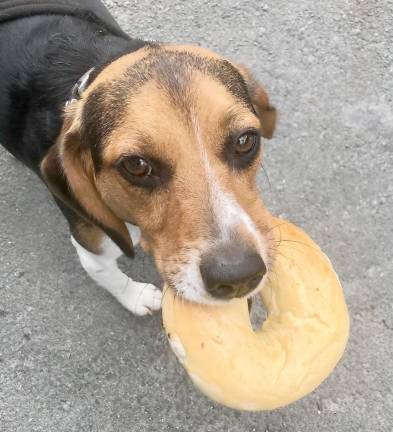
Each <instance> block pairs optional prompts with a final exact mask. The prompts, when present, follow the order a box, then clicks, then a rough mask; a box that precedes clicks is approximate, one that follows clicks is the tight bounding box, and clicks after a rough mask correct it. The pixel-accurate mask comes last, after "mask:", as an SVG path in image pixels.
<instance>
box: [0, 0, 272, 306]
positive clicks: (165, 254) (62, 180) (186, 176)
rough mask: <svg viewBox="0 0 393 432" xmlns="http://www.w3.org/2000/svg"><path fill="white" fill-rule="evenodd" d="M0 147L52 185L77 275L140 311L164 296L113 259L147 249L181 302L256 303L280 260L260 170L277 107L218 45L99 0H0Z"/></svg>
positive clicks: (52, 192)
mask: <svg viewBox="0 0 393 432" xmlns="http://www.w3.org/2000/svg"><path fill="white" fill-rule="evenodd" d="M0 67H1V76H0V143H1V144H2V145H3V146H4V147H5V148H6V149H7V150H8V151H9V152H10V153H12V154H13V155H14V156H15V157H16V158H17V159H18V160H20V161H21V162H22V163H24V164H25V165H26V166H27V167H29V168H30V169H32V170H33V171H34V172H36V173H37V174H38V176H39V177H40V178H41V179H42V181H44V182H45V184H46V185H47V187H48V189H49V191H50V193H51V194H52V195H53V197H54V200H55V202H56V204H57V205H58V207H59V208H60V210H61V212H62V213H63V214H64V216H65V218H66V220H67V221H68V224H69V228H70V233H71V242H72V244H73V245H74V247H75V249H76V252H77V254H78V256H79V259H80V262H81V265H82V267H83V268H84V269H85V270H86V272H87V273H88V274H89V275H90V277H91V278H92V279H93V280H94V281H96V283H97V284H99V285H100V286H102V287H104V288H105V289H106V290H108V291H109V292H110V293H111V294H112V295H113V296H114V297H115V298H116V299H117V300H118V301H119V302H120V303H121V304H122V305H123V306H124V307H125V308H127V309H128V310H130V311H131V312H133V313H135V314H137V315H145V314H149V313H152V311H155V310H158V309H159V308H160V305H161V298H162V292H161V290H160V289H159V288H158V287H156V286H154V285H152V284H145V283H140V282H137V281H134V280H132V279H130V278H129V277H128V276H127V275H125V274H124V273H123V272H122V271H121V270H120V269H119V267H118V265H117V259H118V258H119V257H120V256H121V255H122V254H125V255H126V256H128V257H133V255H134V247H133V246H134V245H135V244H137V243H138V242H140V244H141V246H142V248H144V249H145V250H146V251H147V252H149V253H150V254H151V255H152V256H153V258H154V261H155V263H156V266H157V269H158V271H159V272H160V274H161V276H162V278H163V280H164V281H165V283H166V284H167V285H168V286H169V287H171V288H172V289H173V290H175V292H176V294H177V295H178V296H179V297H182V298H185V299H188V300H191V301H194V302H198V303H204V304H219V303H222V302H226V301H228V300H230V299H232V298H235V297H238V298H240V297H244V298H249V297H251V296H252V295H254V294H255V293H256V292H257V291H258V290H259V289H260V287H261V286H262V285H263V282H264V281H265V280H266V279H267V277H268V275H269V270H270V269H271V266H272V262H273V260H274V255H275V242H274V240H273V238H272V236H271V229H272V227H271V226H270V222H269V214H268V212H267V210H266V209H265V208H264V206H263V203H262V201H261V199H260V197H259V195H258V191H257V186H256V174H257V171H258V168H259V166H260V163H261V158H262V144H263V143H262V139H263V138H267V139H269V138H271V137H272V135H273V131H274V128H275V124H276V110H275V108H274V107H273V106H271V105H270V103H269V98H268V95H267V93H266V91H265V90H264V88H263V87H262V86H261V85H260V84H259V83H258V82H257V81H256V80H255V79H254V78H253V76H252V74H251V73H250V71H249V70H248V69H247V68H245V67H244V66H242V65H238V64H236V63H233V62H231V61H228V60H226V59H224V58H223V57H221V56H219V55H217V54H215V53H213V52H211V51H210V50H207V49H204V48H200V47H196V46H188V45H174V44H166V43H158V42H152V41H142V40H139V39H132V38H131V37H130V36H128V35H127V34H126V33H124V32H123V31H122V30H121V28H120V27H119V26H118V24H117V23H116V21H115V20H114V19H113V18H112V16H111V15H110V14H109V12H108V11H107V10H106V9H105V7H104V6H103V4H102V3H100V2H99V1H97V0H86V1H82V2H80V1H78V2H76V1H64V0H61V1H37V0H36V1H23V0H22V1H21V0H11V1H8V0H7V1H3V2H1V4H0Z"/></svg>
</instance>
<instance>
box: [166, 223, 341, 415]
mask: <svg viewBox="0 0 393 432" xmlns="http://www.w3.org/2000/svg"><path fill="white" fill-rule="evenodd" d="M273 223H274V225H275V226H276V228H275V231H277V232H279V235H277V236H276V235H275V238H276V239H277V244H278V246H277V254H276V259H275V262H274V265H273V270H272V271H271V272H270V276H269V277H268V281H267V282H266V283H265V284H264V285H263V288H262V290H261V295H262V301H263V303H264V306H265V308H266V310H267V319H266V320H265V321H264V323H263V325H262V328H261V329H260V330H258V331H254V330H253V328H252V326H251V323H250V317H249V312H248V305H247V300H245V299H234V300H231V301H229V302H227V303H225V304H223V305H220V306H209V305H201V304H196V303H192V302H188V301H186V300H184V299H179V297H177V296H175V295H174V292H173V291H172V290H171V289H170V288H167V287H165V295H164V297H163V305H162V311H163V324H164V327H165V330H166V334H167V337H168V340H169V343H170V346H171V348H172V349H173V351H174V352H175V354H176V356H177V357H178V359H179V361H180V362H181V363H182V365H183V366H184V367H185V369H186V370H187V372H188V374H189V376H190V377H191V379H192V381H193V382H194V383H195V384H196V386H197V387H199V388H200V389H201V390H202V392H204V393H205V394H206V395H207V396H209V397H210V398H211V399H213V400H215V401H217V402H219V403H221V404H224V405H226V406H229V407H231V408H235V409H240V410H247V411H259V410H271V409H275V408H278V407H281V406H284V405H287V404H289V403H291V402H294V401H296V400H298V399H299V398H301V397H303V396H305V395H306V394H308V393H310V392H311V391H313V390H314V389H315V388H316V387H317V386H318V385H319V384H320V383H321V382H322V381H323V380H324V379H325V378H326V377H327V376H328V375H329V374H330V373H331V372H332V370H333V369H334V367H335V366H336V364H337V362H338V361H339V359H340V358H341V356H342V354H343V352H344V349H345V346H346V343H347V339H348V334H349V316H348V312H347V307H346V304H345V299H344V296H343V292H342V288H341V285H340V282H339V280H338V277H337V275H336V273H335V272H334V270H333V267H332V265H331V263H330V261H329V259H328V258H327V256H326V255H325V254H324V253H323V252H322V251H321V249H320V248H319V247H318V246H317V245H316V244H315V243H314V242H313V241H312V240H311V238H310V237H308V236H307V235H306V234H305V233H304V232H303V231H302V230H301V229H299V228H298V227H296V226H294V225H292V224H290V223H289V222H285V221H283V220H280V219H274V222H273ZM280 238H281V239H282V240H285V241H280V240H279V239H280Z"/></svg>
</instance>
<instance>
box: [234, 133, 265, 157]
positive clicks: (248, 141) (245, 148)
mask: <svg viewBox="0 0 393 432" xmlns="http://www.w3.org/2000/svg"><path fill="white" fill-rule="evenodd" d="M258 141H259V135H258V134H257V133H256V132H251V131H249V132H246V133H244V134H243V135H240V137H238V138H237V141H236V144H235V153H236V155H238V156H242V155H246V154H247V153H250V152H252V151H253V150H254V148H255V147H256V146H257V144H258Z"/></svg>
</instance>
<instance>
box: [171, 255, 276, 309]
mask: <svg viewBox="0 0 393 432" xmlns="http://www.w3.org/2000/svg"><path fill="white" fill-rule="evenodd" d="M220 267H221V268H220ZM233 267H234V268H233V269H231V271H230V272H223V270H222V266H220V265H218V267H216V268H215V269H214V270H213V271H211V272H210V273H209V272H207V273H206V271H205V269H204V268H203V266H201V264H199V265H198V264H197V263H195V262H194V263H193V262H188V263H187V264H186V265H183V266H181V267H179V268H178V269H177V270H176V271H175V270H173V269H172V270H170V271H169V272H168V273H167V274H164V276H163V277H164V280H165V283H166V285H167V286H168V287H169V288H171V289H172V290H173V291H174V292H175V294H176V297H178V298H183V299H186V300H189V301H192V302H195V303H201V304H211V305H219V304H223V303H226V302H228V301H230V300H232V299H242V298H247V299H248V298H251V297H253V296H254V295H256V294H257V293H258V292H259V291H260V290H261V288H262V287H263V285H264V281H265V280H266V279H267V276H268V270H267V268H266V266H265V265H263V267H260V268H259V269H258V270H257V271H254V270H256V267H254V268H251V267H248V269H249V270H253V271H252V272H250V273H249V274H248V275H245V274H244V270H243V274H241V271H240V270H239V269H236V265H233Z"/></svg>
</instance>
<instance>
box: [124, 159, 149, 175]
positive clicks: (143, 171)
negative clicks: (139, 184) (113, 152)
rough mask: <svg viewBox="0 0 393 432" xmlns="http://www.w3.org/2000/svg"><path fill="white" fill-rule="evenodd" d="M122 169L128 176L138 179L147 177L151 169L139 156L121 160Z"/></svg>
mask: <svg viewBox="0 0 393 432" xmlns="http://www.w3.org/2000/svg"><path fill="white" fill-rule="evenodd" d="M121 165H122V168H123V169H124V170H126V171H127V173H128V174H130V175H132V176H134V177H137V178H139V179H141V178H144V177H148V176H149V175H150V174H151V172H152V167H151V165H150V164H149V162H147V161H146V160H145V159H143V158H142V157H140V156H130V157H127V158H125V159H123V160H122V162H121Z"/></svg>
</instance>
